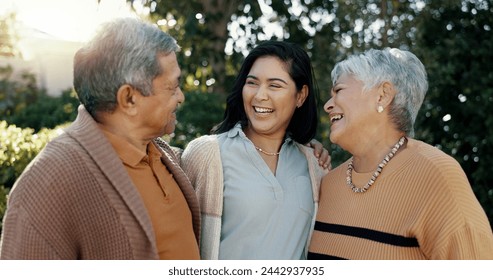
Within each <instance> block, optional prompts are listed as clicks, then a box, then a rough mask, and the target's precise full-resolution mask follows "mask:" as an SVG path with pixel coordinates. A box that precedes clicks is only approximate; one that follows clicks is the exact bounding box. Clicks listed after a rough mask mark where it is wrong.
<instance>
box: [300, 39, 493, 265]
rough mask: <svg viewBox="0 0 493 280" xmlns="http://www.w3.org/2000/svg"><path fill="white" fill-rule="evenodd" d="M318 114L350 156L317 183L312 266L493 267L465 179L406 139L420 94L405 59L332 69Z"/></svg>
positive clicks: (367, 58)
mask: <svg viewBox="0 0 493 280" xmlns="http://www.w3.org/2000/svg"><path fill="white" fill-rule="evenodd" d="M332 81H333V82H334V86H333V88H332V91H331V95H332V97H331V98H330V99H329V101H327V103H326V104H325V106H324V109H325V111H326V112H327V113H328V114H329V118H330V121H331V131H330V140H331V141H332V142H333V143H336V144H337V145H339V146H340V147H342V148H343V149H344V150H346V151H348V152H350V153H351V154H352V157H351V158H350V159H349V160H348V161H347V162H345V163H343V164H341V165H340V166H339V167H337V168H336V169H334V170H333V171H331V172H329V174H328V175H327V176H325V177H324V179H323V182H322V186H321V194H320V208H319V211H318V214H317V221H316V224H315V230H314V234H313V238H312V240H311V244H310V248H309V255H308V258H310V259H493V235H492V231H491V226H490V224H489V222H488V219H487V217H486V215H485V212H484V210H483V209H482V208H481V206H480V204H479V203H478V201H477V199H476V197H475V196H474V193H473V192H472V190H471V186H470V184H469V182H468V180H467V177H466V175H465V174H464V171H463V170H462V168H461V167H460V165H459V164H458V163H457V161H456V160H454V159H453V158H452V157H450V156H448V155H447V154H445V153H443V152H442V151H440V150H439V149H437V148H435V147H433V146H431V145H429V144H426V143H424V142H421V141H418V140H415V139H412V138H411V137H412V136H413V126H414V122H415V120H416V115H417V113H418V110H419V108H420V106H421V104H422V102H423V99H424V97H425V94H426V91H427V89H428V82H427V75H426V71H425V68H424V66H423V64H422V63H421V62H420V61H419V59H418V58H417V57H416V56H415V55H414V54H412V53H410V52H408V51H402V50H398V49H389V48H387V49H384V50H369V51H367V52H365V53H363V54H360V55H353V56H350V57H349V58H347V59H346V60H344V61H342V62H339V63H338V64H337V65H336V66H335V68H334V69H333V71H332Z"/></svg>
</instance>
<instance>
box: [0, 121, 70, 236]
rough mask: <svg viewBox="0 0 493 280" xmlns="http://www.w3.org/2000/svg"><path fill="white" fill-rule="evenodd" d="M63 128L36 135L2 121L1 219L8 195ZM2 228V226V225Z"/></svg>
mask: <svg viewBox="0 0 493 280" xmlns="http://www.w3.org/2000/svg"><path fill="white" fill-rule="evenodd" d="M63 126H64V125H62V126H58V127H56V128H55V129H47V128H43V129H41V130H40V131H39V132H38V133H35V132H34V130H33V129H32V128H20V127H16V126H15V125H9V124H7V122H6V121H0V170H2V173H1V174H0V219H1V218H2V217H3V213H4V211H5V203H6V202H5V201H6V193H7V192H8V190H9V189H10V188H11V187H12V186H13V185H14V183H15V180H16V179H17V177H19V175H20V174H21V173H22V171H23V170H24V169H25V168H26V166H27V165H28V164H29V163H30V162H31V160H32V159H33V158H34V157H35V156H36V155H37V154H38V153H39V152H40V151H41V149H42V148H43V147H44V146H45V145H46V143H48V141H50V140H51V139H53V138H54V137H56V136H58V135H60V134H61V133H62V129H61V128H62V127H63ZM0 228H1V225H0Z"/></svg>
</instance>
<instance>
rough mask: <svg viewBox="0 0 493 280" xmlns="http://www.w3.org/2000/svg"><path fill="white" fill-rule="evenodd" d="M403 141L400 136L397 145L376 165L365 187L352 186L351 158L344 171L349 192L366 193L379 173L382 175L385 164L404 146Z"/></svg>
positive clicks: (352, 167) (403, 138)
mask: <svg viewBox="0 0 493 280" xmlns="http://www.w3.org/2000/svg"><path fill="white" fill-rule="evenodd" d="M405 141H406V137H404V136H402V137H401V138H400V139H399V141H398V142H397V143H395V145H394V147H393V148H392V150H390V152H389V153H388V154H387V155H386V156H385V157H384V159H383V160H382V162H380V164H378V167H377V170H376V171H375V172H373V175H372V176H371V178H370V180H369V181H368V183H366V185H365V186H364V187H362V188H358V187H356V186H355V185H354V184H353V169H354V166H353V158H351V160H350V161H349V164H348V166H347V171H346V175H347V176H346V182H347V185H348V187H349V188H351V190H352V191H353V192H355V193H364V192H366V191H367V190H368V189H369V188H370V187H371V186H372V185H373V183H375V180H377V178H378V176H379V175H380V173H382V170H383V168H384V167H385V165H387V163H389V161H390V160H391V159H392V158H393V157H394V155H395V153H397V151H398V150H399V148H400V147H401V146H402V145H403V144H404V142H405Z"/></svg>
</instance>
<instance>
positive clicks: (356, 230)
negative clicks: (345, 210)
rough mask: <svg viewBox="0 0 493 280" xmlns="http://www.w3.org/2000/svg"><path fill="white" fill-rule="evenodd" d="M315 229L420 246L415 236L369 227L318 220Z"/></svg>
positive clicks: (387, 242) (378, 240) (383, 241)
mask: <svg viewBox="0 0 493 280" xmlns="http://www.w3.org/2000/svg"><path fill="white" fill-rule="evenodd" d="M315 230H318V231H322V232H329V233H336V234H342V235H349V236H354V237H359V238H364V239H369V240H373V241H376V242H380V243H384V244H389V245H394V246H401V247H419V244H418V240H417V239H416V238H414V237H405V236H401V235H396V234H392V233H386V232H382V231H376V230H372V229H367V228H360V227H352V226H344V225H336V224H326V223H322V222H319V221H317V222H316V223H315Z"/></svg>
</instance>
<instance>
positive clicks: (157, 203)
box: [100, 126, 200, 260]
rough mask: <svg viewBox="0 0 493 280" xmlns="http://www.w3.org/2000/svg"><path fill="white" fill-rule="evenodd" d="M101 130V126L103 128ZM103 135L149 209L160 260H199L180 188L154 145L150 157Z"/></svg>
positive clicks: (115, 138) (148, 152)
mask: <svg viewBox="0 0 493 280" xmlns="http://www.w3.org/2000/svg"><path fill="white" fill-rule="evenodd" d="M100 127H101V126H100ZM103 132H104V134H105V136H106V138H108V140H109V141H110V143H111V145H112V146H113V148H114V149H115V151H116V152H117V154H118V155H119V157H120V159H121V160H122V163H123V165H124V166H125V169H126V170H127V172H128V174H129V175H130V178H131V179H132V182H133V183H134V184H135V186H136V187H137V190H138V191H139V193H140V195H141V197H142V200H143V201H144V204H145V206H146V208H147V211H148V213H149V216H150V218H151V222H152V225H153V228H154V234H155V236H156V244H157V249H158V253H159V258H160V259H174V260H188V259H199V258H200V255H199V249H198V245H197V241H196V239H195V235H194V232H193V225H192V214H191V212H190V208H189V207H188V204H187V201H186V200H185V197H184V196H183V193H182V192H181V189H180V187H179V186H178V184H177V183H176V181H175V179H174V178H173V174H171V173H170V172H169V171H168V169H167V168H166V166H165V165H164V164H163V163H162V162H161V153H160V152H159V150H158V148H157V147H156V146H155V145H154V144H153V143H149V144H148V145H147V154H145V153H143V152H141V151H139V150H138V149H137V148H136V147H135V146H133V145H131V144H130V143H129V142H127V141H126V140H125V139H123V138H121V137H118V136H116V135H114V134H112V133H111V132H109V131H107V130H104V129H103Z"/></svg>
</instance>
